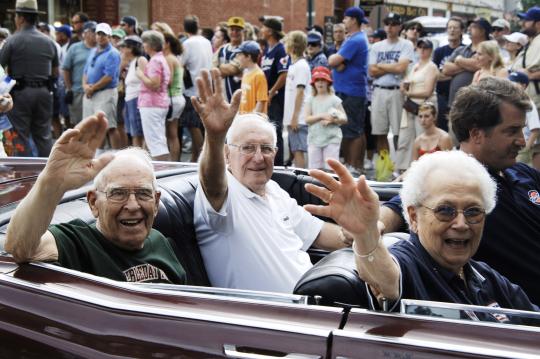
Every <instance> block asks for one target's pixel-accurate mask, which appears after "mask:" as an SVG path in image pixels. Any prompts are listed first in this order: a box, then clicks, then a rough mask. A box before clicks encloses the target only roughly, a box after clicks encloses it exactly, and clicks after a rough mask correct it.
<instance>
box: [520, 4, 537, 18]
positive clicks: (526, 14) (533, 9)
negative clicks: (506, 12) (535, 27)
mask: <svg viewBox="0 0 540 359" xmlns="http://www.w3.org/2000/svg"><path fill="white" fill-rule="evenodd" d="M517 16H518V17H519V18H520V19H521V20H525V21H540V7H538V6H533V7H531V8H530V9H529V10H527V12H520V13H519V14H518V15H517Z"/></svg>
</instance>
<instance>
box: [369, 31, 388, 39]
mask: <svg viewBox="0 0 540 359" xmlns="http://www.w3.org/2000/svg"><path fill="white" fill-rule="evenodd" d="M369 37H373V38H375V39H380V40H384V39H386V31H384V30H383V29H377V30H375V31H373V32H372V33H371V35H369Z"/></svg>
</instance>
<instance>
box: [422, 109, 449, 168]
mask: <svg viewBox="0 0 540 359" xmlns="http://www.w3.org/2000/svg"><path fill="white" fill-rule="evenodd" d="M418 122H419V123H420V126H422V128H423V130H424V132H423V133H421V134H420V135H419V136H418V137H416V140H414V146H413V160H414V161H416V160H417V159H419V158H420V157H422V156H423V155H425V154H427V153H433V152H437V151H447V150H451V149H452V139H451V138H450V135H449V134H448V133H447V132H446V131H444V130H441V129H440V128H438V127H437V125H436V124H437V108H436V107H435V104H434V103H433V102H429V101H428V102H425V103H423V104H422V105H420V109H419V111H418Z"/></svg>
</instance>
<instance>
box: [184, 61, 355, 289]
mask: <svg viewBox="0 0 540 359" xmlns="http://www.w3.org/2000/svg"><path fill="white" fill-rule="evenodd" d="M219 76H220V74H219V71H217V70H215V69H214V70H212V71H211V77H212V82H213V86H212V84H211V80H210V76H209V74H208V72H207V71H203V72H202V78H199V79H197V86H198V87H199V94H200V97H199V98H195V97H192V103H193V105H194V107H195V109H196V110H197V112H198V113H199V115H200V117H201V119H202V122H203V124H204V127H205V129H206V137H205V142H204V146H203V152H202V155H201V159H200V162H199V166H200V170H199V187H198V188H197V193H196V196H195V209H194V212H195V220H194V221H195V228H196V232H197V240H198V242H199V246H200V249H201V253H202V256H203V259H204V262H205V266H206V270H207V272H208V276H209V278H210V282H211V283H212V285H213V286H216V287H227V288H238V289H252V290H263V291H277V292H286V293H291V292H292V291H293V289H294V286H295V284H296V282H297V281H298V280H299V279H300V277H301V276H302V275H303V274H304V273H305V272H306V271H307V270H308V269H309V268H311V266H312V264H311V262H310V258H309V255H308V254H307V253H306V250H307V249H308V248H309V247H310V246H312V245H314V246H316V247H318V248H322V249H327V250H334V249H337V248H342V247H345V246H346V245H347V243H346V240H345V238H344V236H343V235H342V234H341V233H340V227H338V226H336V225H334V224H331V223H326V222H323V221H321V220H320V219H318V218H316V217H313V216H312V215H310V214H309V213H308V212H306V211H305V210H304V209H303V208H302V207H300V206H298V204H297V203H296V201H295V200H294V199H292V198H291V197H290V196H289V195H288V193H286V192H285V191H283V190H282V189H281V188H280V187H279V185H278V184H277V183H276V182H274V181H272V180H271V179H270V178H271V176H272V172H273V168H274V165H273V164H274V156H275V154H276V150H277V147H276V131H275V128H274V126H273V125H272V124H271V123H270V122H269V121H268V120H267V119H265V118H264V117H261V116H260V115H258V114H254V113H251V114H245V115H240V116H236V112H237V110H238V105H239V102H240V96H239V95H240V93H239V92H237V93H235V95H234V96H233V98H232V101H231V104H228V103H227V102H226V101H225V99H224V98H223V94H222V88H221V87H222V86H223V85H222V82H221V81H220V77H219ZM233 120H234V121H233ZM225 142H227V143H225ZM329 200H331V198H329Z"/></svg>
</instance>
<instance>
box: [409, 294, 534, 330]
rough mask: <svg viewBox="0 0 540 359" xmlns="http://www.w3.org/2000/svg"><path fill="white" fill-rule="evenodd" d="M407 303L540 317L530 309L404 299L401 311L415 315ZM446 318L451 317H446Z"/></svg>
mask: <svg viewBox="0 0 540 359" xmlns="http://www.w3.org/2000/svg"><path fill="white" fill-rule="evenodd" d="M407 305H415V306H419V307H433V308H441V309H454V310H464V311H466V310H469V311H473V312H480V313H501V314H510V315H517V316H520V317H521V316H526V317H528V318H536V319H540V313H537V312H531V311H528V310H520V309H510V308H500V307H485V306H481V305H471V304H461V303H446V302H435V301H429V300H417V299H402V300H401V304H400V313H402V314H408V315H415V314H410V313H407V312H406V309H405V307H406V306H407ZM415 316H416V315H415ZM419 316H420V317H426V316H423V315H419ZM430 318H431V317H430ZM446 319H450V318H446ZM538 331H539V332H540V328H538Z"/></svg>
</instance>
